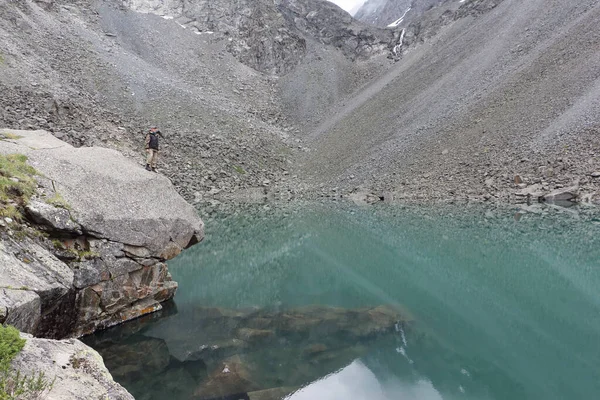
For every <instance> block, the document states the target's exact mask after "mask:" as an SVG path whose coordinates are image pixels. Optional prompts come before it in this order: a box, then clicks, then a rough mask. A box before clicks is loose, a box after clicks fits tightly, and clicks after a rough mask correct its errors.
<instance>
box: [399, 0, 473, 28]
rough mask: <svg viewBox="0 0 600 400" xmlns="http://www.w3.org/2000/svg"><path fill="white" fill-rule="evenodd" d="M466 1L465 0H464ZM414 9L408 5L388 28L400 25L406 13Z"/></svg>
mask: <svg viewBox="0 0 600 400" xmlns="http://www.w3.org/2000/svg"><path fill="white" fill-rule="evenodd" d="M463 1H464V0H463ZM410 10H412V7H408V8H407V9H406V11H404V14H402V16H401V17H400V18H398V19H397V20H395V21H394V22H392V23H391V24H389V25H388V28H395V27H397V26H398V25H400V24H401V23H402V21H404V17H406V14H408V12H409V11H410Z"/></svg>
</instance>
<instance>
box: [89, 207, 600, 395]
mask: <svg viewBox="0 0 600 400" xmlns="http://www.w3.org/2000/svg"><path fill="white" fill-rule="evenodd" d="M550 211H552V210H550ZM599 221H600V219H598V218H597V217H596V216H594V215H585V213H583V214H582V215H577V214H575V213H571V214H569V215H566V216H564V215H554V216H550V217H543V216H539V215H529V214H524V215H519V218H515V215H514V211H513V210H494V211H489V210H487V211H486V210H478V209H475V210H463V209H447V210H443V211H438V210H431V209H407V210H400V209H380V208H372V209H362V210H360V209H344V208H340V209H328V208H324V209H319V208H316V209H303V210H291V211H286V212H285V213H279V214H277V213H275V214H251V213H249V214H244V213H242V214H240V215H237V216H233V217H228V218H225V219H217V220H214V221H208V224H207V226H208V236H207V240H206V242H205V243H203V244H201V245H199V246H196V247H194V248H192V249H191V250H189V251H187V252H185V253H184V254H182V255H181V256H180V257H178V258H177V259H176V260H173V262H171V263H170V270H171V272H172V274H173V276H174V278H175V280H177V281H178V282H179V284H180V289H179V292H178V294H177V297H176V301H175V302H176V305H177V310H178V311H177V312H172V313H170V315H165V316H164V317H163V318H157V317H156V316H154V317H153V321H152V322H148V323H141V322H139V321H138V322H136V323H134V324H126V325H125V326H122V327H118V328H116V329H114V330H111V331H109V332H105V333H101V334H98V335H96V336H94V337H92V338H88V340H89V343H91V344H92V345H93V346H94V347H95V348H97V349H98V350H99V351H100V352H101V353H102V354H103V355H104V356H105V358H106V360H107V365H108V366H109V368H110V369H111V372H113V375H114V376H115V378H116V379H117V380H118V381H120V382H122V383H123V384H124V385H125V386H126V387H127V388H128V389H129V390H130V391H132V392H133V393H134V395H135V396H136V398H137V399H138V400H162V399H164V398H167V397H168V398H169V399H170V400H180V399H181V400H190V399H194V400H199V399H200V398H201V397H198V396H196V397H194V395H193V393H199V392H198V387H201V386H202V385H203V382H204V383H206V381H207V380H209V379H210V376H211V374H213V371H214V370H217V369H218V368H219V366H220V364H219V363H220V362H222V361H223V360H228V359H229V358H228V357H231V356H236V357H238V360H239V362H241V363H242V364H243V365H244V366H245V367H246V368H247V369H248V374H249V376H250V377H251V380H252V381H253V382H252V383H253V384H252V385H249V386H248V388H251V390H250V389H248V392H249V393H247V394H244V396H245V397H240V398H250V399H251V400H254V398H253V394H252V393H255V392H257V391H260V390H266V389H272V388H277V387H290V388H292V389H293V390H296V389H298V387H302V389H300V390H298V391H296V392H294V393H293V394H292V395H290V396H289V399H292V400H295V399H301V400H304V399H319V400H320V399H324V400H327V399H329V398H331V399H356V400H362V399H365V400H367V399H369V400H370V399H375V400H379V399H381V400H388V399H390V400H392V399H394V400H396V399H415V400H429V399H447V400H454V399H477V400H487V399H496V400H504V399H507V400H514V399H516V400H519V399H525V400H526V399H534V400H537V399H544V400H550V399H556V400H564V399H592V398H597V397H598V393H600V347H598V338H600V290H599V289H598V288H600V226H599ZM314 304H319V305H326V306H331V307H343V308H344V309H347V310H349V309H359V308H361V307H376V306H379V305H387V306H393V307H398V308H400V309H402V310H408V311H406V312H405V313H406V314H410V315H411V317H412V318H413V319H414V320H415V322H414V324H413V325H410V326H409V327H408V328H407V329H403V326H398V328H397V329H393V331H392V332H389V333H386V334H385V335H382V336H380V337H377V338H358V339H357V338H354V337H348V336H347V335H345V334H344V333H343V332H342V333H340V334H338V335H336V334H329V335H324V334H323V333H322V332H321V331H319V330H314V331H311V332H310V333H309V334H307V335H305V336H301V337H295V336H293V335H292V336H289V335H287V336H286V335H285V334H282V333H281V332H277V333H276V334H275V336H273V337H272V338H271V339H269V340H270V341H269V340H267V341H264V342H262V343H259V344H252V345H247V346H245V347H240V348H239V349H238V348H236V347H235V346H232V343H234V342H235V340H238V339H237V336H236V335H237V332H239V330H240V329H242V328H247V326H245V325H244V324H246V323H247V322H248V321H245V320H243V319H242V320H240V319H235V318H229V317H228V318H220V319H214V318H213V319H211V318H208V319H207V317H206V310H202V309H201V308H200V307H199V306H202V307H221V308H227V309H229V310H230V311H227V312H228V313H230V314H231V313H235V312H237V311H231V310H238V311H239V310H261V311H260V312H267V311H265V310H269V311H268V312H270V313H271V317H269V318H275V317H273V316H275V315H277V316H278V317H277V318H280V316H281V315H282V314H281V313H285V312H286V310H300V309H302V308H303V307H305V306H309V305H314ZM324 310H325V311H324V314H327V309H324ZM240 312H241V311H240ZM403 312H404V311H403ZM236 318H237V317H236ZM324 318H325V317H324ZM135 324H138V325H139V326H137V327H136V328H135V329H133V328H131V327H132V326H136V325H135ZM275 325H276V324H275ZM268 329H271V328H268ZM334 333H335V332H334ZM217 342H218V343H219V346H222V349H221V350H219V351H217V352H212V353H210V355H205V354H201V353H199V352H198V349H202V348H204V347H203V346H207V345H210V344H214V343H217ZM225 348H226V350H223V349H225ZM307 348H311V349H321V350H319V352H316V353H314V354H313V353H310V354H309V355H307V353H306V349H307ZM140 349H143V351H144V354H141V350H140ZM151 349H154V351H149V350H151ZM194 351H196V353H197V355H196V356H194V357H192V358H193V359H188V357H187V356H186V355H187V354H189V353H190V352H192V353H193V352H194ZM311 351H312V350H311ZM129 353H130V355H129ZM159 353H160V354H159ZM207 354H208V353H207ZM133 360H136V361H135V362H134V361H133ZM148 365H151V366H153V369H152V370H150V369H149V367H148ZM221 369H222V368H221ZM169 385H171V386H169ZM236 387H238V388H244V387H243V386H236ZM167 389H168V390H167ZM231 390H233V389H231ZM291 391H292V390H289V391H288V392H287V393H290V392H291ZM166 393H168V395H167V394H166ZM228 394H234V393H231V392H228ZM236 394H237V393H236ZM165 396H167V397H165ZM233 398H235V397H232V399H233ZM255 398H256V397H255ZM280 398H282V396H279V397H270V398H268V400H279V399H280ZM203 400H204V399H203ZM261 400H262V398H261Z"/></svg>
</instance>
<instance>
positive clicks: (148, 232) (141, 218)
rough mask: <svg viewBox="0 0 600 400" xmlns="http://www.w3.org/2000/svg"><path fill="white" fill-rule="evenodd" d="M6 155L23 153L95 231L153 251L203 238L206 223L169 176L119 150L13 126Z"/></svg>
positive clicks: (76, 216)
mask: <svg viewBox="0 0 600 400" xmlns="http://www.w3.org/2000/svg"><path fill="white" fill-rule="evenodd" d="M0 133H12V134H13V135H14V136H16V137H20V138H19V139H15V140H3V141H2V143H1V144H0V153H1V154H10V153H19V154H24V155H26V156H27V157H28V158H29V163H30V164H31V165H32V166H33V167H35V168H36V169H37V170H38V171H40V172H41V173H42V174H43V176H44V177H45V178H47V180H49V181H50V183H51V184H52V188H53V189H55V190H56V192H57V193H58V195H60V197H61V198H62V199H64V201H65V202H66V203H67V204H68V205H69V208H70V211H71V215H72V217H73V218H74V219H75V221H76V222H77V223H78V224H79V225H80V226H82V227H83V229H84V230H85V232H86V233H88V234H90V235H91V236H94V237H98V238H103V239H107V240H110V241H113V242H120V243H124V244H127V245H130V246H135V247H143V248H146V249H148V250H149V251H150V255H152V256H156V257H159V256H160V255H161V254H163V253H164V252H172V251H173V250H174V248H177V249H179V250H181V249H184V248H186V247H188V246H189V245H191V244H195V243H198V242H199V241H200V240H202V238H203V228H204V226H203V223H202V221H201V220H200V218H199V217H198V215H197V213H196V210H195V209H194V208H193V207H192V206H191V205H189V204H188V203H187V202H186V201H185V200H184V199H183V198H182V197H181V196H180V195H179V194H178V193H177V192H176V191H175V190H174V188H173V186H172V184H171V182H170V181H169V179H168V178H167V177H165V176H163V175H160V174H155V173H151V172H148V171H146V170H145V169H143V168H140V166H139V165H138V164H136V163H134V162H133V161H131V160H129V159H127V158H125V157H124V156H123V155H122V154H121V153H119V152H118V151H116V150H111V149H105V148H100V147H81V148H75V147H73V146H71V145H69V144H67V143H65V142H63V141H61V140H59V139H57V138H55V137H54V136H52V135H51V134H50V133H48V132H46V131H7V130H0Z"/></svg>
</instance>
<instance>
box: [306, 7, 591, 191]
mask: <svg viewBox="0 0 600 400" xmlns="http://www.w3.org/2000/svg"><path fill="white" fill-rule="evenodd" d="M473 3H476V2H474V1H471V2H467V3H465V4H464V6H463V7H465V10H462V11H461V10H459V13H462V12H466V11H467V10H466V8H470V9H471V10H475V11H477V9H476V8H475V9H474V8H473ZM485 3H486V2H485V1H481V2H479V4H478V5H476V6H477V7H483V8H484V9H485V8H486V4H485ZM461 8H462V7H461ZM480 9H481V8H480ZM599 20H600V4H598V3H597V2H596V1H591V0H588V1H580V2H577V3H573V2H569V1H553V2H552V4H548V2H547V1H541V0H537V1H529V2H520V1H516V0H504V1H503V2H501V3H500V4H499V5H497V7H495V8H494V9H493V10H492V11H490V12H487V13H485V14H482V15H480V16H479V17H477V18H474V17H467V18H463V19H459V20H456V21H455V22H453V23H451V24H450V25H449V26H448V27H446V28H444V29H443V30H442V32H441V33H440V34H439V35H438V36H436V37H435V38H433V39H432V40H431V41H429V42H426V43H425V45H420V46H417V47H415V48H413V49H412V50H409V51H408V53H407V54H405V56H404V58H403V59H402V61H400V62H399V63H398V64H397V65H396V66H395V67H394V68H393V69H392V70H391V71H390V72H389V73H388V74H387V75H386V76H384V77H383V78H381V79H380V80H378V81H376V82H374V83H373V84H372V85H371V86H369V87H367V88H366V89H365V90H363V91H362V92H360V93H358V94H357V95H356V96H355V97H354V98H352V99H350V100H349V101H348V102H347V103H346V104H345V105H344V106H341V107H339V108H338V109H337V112H335V113H333V115H334V117H332V118H331V119H330V120H328V121H325V122H324V123H323V124H322V125H321V126H320V127H319V128H317V129H316V130H315V133H314V134H313V140H312V143H311V144H310V147H311V148H312V149H313V152H312V153H311V154H310V156H308V157H306V158H304V159H302V160H301V163H304V164H303V167H302V171H304V172H305V173H307V174H310V175H312V176H313V179H314V182H315V184H317V185H323V184H326V185H330V186H338V185H339V186H342V187H345V188H348V189H351V188H353V187H355V186H360V185H364V186H372V187H374V188H376V189H377V190H392V191H395V192H397V196H400V197H404V196H406V197H417V198H449V197H459V198H467V197H469V198H480V199H494V198H498V199H502V200H507V199H508V198H509V197H510V196H512V195H513V194H514V192H515V190H516V188H515V185H514V177H515V175H517V174H519V175H522V177H523V179H524V180H525V181H526V183H529V184H534V183H539V184H540V187H543V188H544V189H545V190H552V189H554V188H556V187H561V186H562V185H567V184H571V183H574V182H575V181H579V182H580V184H581V185H582V186H589V190H591V191H595V190H598V181H597V179H595V178H592V177H591V175H592V174H594V172H595V171H598V170H600V163H599V161H598V157H599V156H600V147H599V146H600V113H599V112H598V111H599V106H600V69H599V68H598V65H600V64H599V62H600V59H599V57H600V52H599V51H598V49H599V48H600V32H599V31H598V30H597V29H595V26H596V25H597V22H598V21H599ZM594 175H595V174H594Z"/></svg>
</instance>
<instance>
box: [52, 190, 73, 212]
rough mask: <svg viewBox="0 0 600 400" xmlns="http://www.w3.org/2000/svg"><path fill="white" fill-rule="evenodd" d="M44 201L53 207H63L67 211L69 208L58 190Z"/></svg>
mask: <svg viewBox="0 0 600 400" xmlns="http://www.w3.org/2000/svg"><path fill="white" fill-rule="evenodd" d="M46 203H48V204H51V205H53V206H54V207H58V208H64V209H65V210H69V211H70V210H71V206H70V205H69V203H67V201H66V200H65V199H64V198H63V197H62V196H61V194H60V193H58V192H55V193H54V195H53V196H52V197H50V198H48V199H46Z"/></svg>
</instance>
